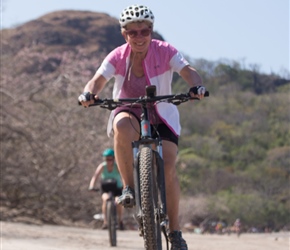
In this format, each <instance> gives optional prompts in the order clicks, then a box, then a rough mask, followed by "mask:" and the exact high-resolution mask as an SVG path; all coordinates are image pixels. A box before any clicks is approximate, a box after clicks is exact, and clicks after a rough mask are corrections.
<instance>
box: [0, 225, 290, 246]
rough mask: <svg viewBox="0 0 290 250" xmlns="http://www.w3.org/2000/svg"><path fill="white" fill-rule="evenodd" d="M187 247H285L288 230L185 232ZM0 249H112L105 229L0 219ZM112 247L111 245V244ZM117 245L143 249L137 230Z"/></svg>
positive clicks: (122, 234) (121, 235)
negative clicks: (10, 221) (217, 233)
mask: <svg viewBox="0 0 290 250" xmlns="http://www.w3.org/2000/svg"><path fill="white" fill-rule="evenodd" d="M184 238H185V239H186V241H187V242H188V247H189V249H190V250H289V233H272V234H242V235H241V236H240V237H239V238H238V237H237V236H235V235H230V236H228V235H197V234H190V233H185V234H184ZM0 249H1V250H97V249H100V250H108V249H110V250H112V247H109V244H108V234H107V231H102V230H96V229H94V230H93V229H83V228H72V227H62V226H49V225H44V226H37V225H27V224H21V223H8V222H2V221H1V247H0ZM113 249H114V248H113ZM117 249H124V250H129V249H132V250H138V249H140V250H141V249H143V241H142V238H141V237H139V236H138V233H137V231H121V232H120V231H118V247H117Z"/></svg>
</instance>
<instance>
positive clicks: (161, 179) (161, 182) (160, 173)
mask: <svg viewBox="0 0 290 250" xmlns="http://www.w3.org/2000/svg"><path fill="white" fill-rule="evenodd" d="M155 158H156V161H157V165H158V169H157V182H158V189H159V193H160V200H161V211H160V212H161V214H162V215H164V216H165V215H166V214H167V207H166V188H165V174H164V161H163V154H162V140H160V139H158V143H157V152H155ZM160 219H161V221H163V220H165V219H166V218H160Z"/></svg>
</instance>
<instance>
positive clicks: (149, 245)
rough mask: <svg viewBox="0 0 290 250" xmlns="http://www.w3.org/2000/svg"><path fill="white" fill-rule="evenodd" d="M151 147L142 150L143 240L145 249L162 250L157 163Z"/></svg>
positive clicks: (140, 160)
mask: <svg viewBox="0 0 290 250" xmlns="http://www.w3.org/2000/svg"><path fill="white" fill-rule="evenodd" d="M154 159H155V157H154V154H153V152H152V149H151V148H150V147H149V146H144V147H143V148H141V150H140V158H139V169H140V194H141V209H142V224H143V238H144V247H145V249H150V250H157V249H161V248H162V246H161V233H160V225H159V222H158V206H157V205H158V195H157V193H158V191H157V184H156V179H155V178H154V177H153V176H155V174H154V171H155V170H154V169H155V167H156V161H155V160H154Z"/></svg>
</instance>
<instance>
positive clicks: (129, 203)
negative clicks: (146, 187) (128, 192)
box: [122, 198, 135, 207]
mask: <svg viewBox="0 0 290 250" xmlns="http://www.w3.org/2000/svg"><path fill="white" fill-rule="evenodd" d="M122 203H123V206H124V207H133V206H134V205H135V202H134V200H132V199H130V198H126V199H124V200H123V202H122Z"/></svg>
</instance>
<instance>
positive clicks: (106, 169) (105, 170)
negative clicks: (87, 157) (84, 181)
mask: <svg viewBox="0 0 290 250" xmlns="http://www.w3.org/2000/svg"><path fill="white" fill-rule="evenodd" d="M103 158H104V161H103V162H102V163H101V164H100V165H99V166H98V167H97V169H96V171H95V173H94V175H93V177H92V179H91V181H90V186H89V190H93V189H94V187H95V184H96V182H97V180H98V179H99V177H100V176H101V190H102V201H103V204H102V213H103V218H104V223H103V226H102V229H107V228H108V226H107V214H106V209H107V202H106V201H107V200H108V198H109V192H112V193H113V194H114V196H116V197H117V196H120V195H121V194H122V181H121V177H120V174H119V171H118V168H117V164H116V163H115V154H114V150H113V149H111V148H107V149H106V150H105V151H104V152H103ZM112 179H113V180H115V181H116V186H117V188H114V189H112V184H111V183H112V182H111V181H110V182H108V180H112ZM117 214H118V221H119V229H120V230H123V229H124V225H123V222H122V214H123V207H122V206H120V205H118V206H117Z"/></svg>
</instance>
